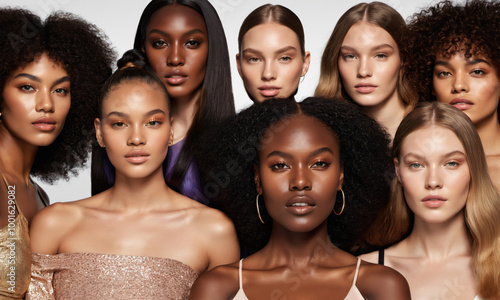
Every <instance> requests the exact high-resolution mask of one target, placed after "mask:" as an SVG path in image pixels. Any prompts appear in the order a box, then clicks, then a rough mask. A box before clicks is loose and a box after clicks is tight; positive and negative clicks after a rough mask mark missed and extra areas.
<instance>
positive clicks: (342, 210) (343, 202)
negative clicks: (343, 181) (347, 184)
mask: <svg viewBox="0 0 500 300" xmlns="http://www.w3.org/2000/svg"><path fill="white" fill-rule="evenodd" d="M339 191H340V192H341V193H342V209H341V210H340V212H339V213H337V212H336V211H335V207H334V208H333V209H332V210H333V213H334V214H336V215H337V216H340V215H341V214H342V213H343V212H344V208H345V194H344V191H343V190H342V188H341V189H340V190H339Z"/></svg>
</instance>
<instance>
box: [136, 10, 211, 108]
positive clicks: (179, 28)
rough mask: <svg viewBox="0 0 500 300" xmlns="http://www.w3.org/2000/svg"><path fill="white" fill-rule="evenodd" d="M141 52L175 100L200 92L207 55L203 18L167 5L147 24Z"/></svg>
mask: <svg viewBox="0 0 500 300" xmlns="http://www.w3.org/2000/svg"><path fill="white" fill-rule="evenodd" d="M143 50H144V52H145V53H146V56H147V58H148V61H149V64H150V65H151V67H152V68H153V71H154V72H155V73H156V75H158V77H160V79H161V80H162V81H163V83H164V84H165V86H166V87H167V91H168V94H169V96H170V98H171V99H172V100H174V101H183V100H184V101H189V100H192V99H194V98H195V97H197V96H198V95H199V93H200V91H201V87H202V84H203V79H204V78H205V69H206V65H207V56H208V35H207V28H206V26H205V21H204V20H203V17H202V16H201V15H200V14H199V13H198V12H196V11H195V10H194V9H192V8H190V7H187V6H184V5H167V6H164V7H162V8H160V9H159V10H157V11H156V12H155V13H154V14H153V15H152V16H151V20H150V21H149V25H148V27H147V31H146V42H145V44H144V49H143Z"/></svg>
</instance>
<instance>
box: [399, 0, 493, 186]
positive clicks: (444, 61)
mask: <svg viewBox="0 0 500 300" xmlns="http://www.w3.org/2000/svg"><path fill="white" fill-rule="evenodd" d="M409 31H410V32H409V40H408V44H407V47H408V49H410V50H411V51H409V55H410V57H409V58H408V64H409V72H408V73H409V76H410V78H411V81H412V82H413V86H414V87H415V88H416V94H418V95H419V97H420V99H419V100H420V101H429V100H437V101H439V102H444V103H447V104H451V105H453V106H455V107H457V108H458V109H460V110H461V111H463V112H464V113H465V114H466V115H467V116H468V117H469V118H470V119H471V120H472V122H473V123H474V125H475V127H476V130H477V131H478V133H479V136H480V137H481V142H482V144H483V147H484V152H485V153H486V160H487V162H488V168H489V172H490V176H491V178H492V179H493V181H494V184H495V186H496V188H497V190H500V106H499V105H498V104H499V100H500V47H499V44H498V41H499V40H500V2H499V1H486V0H471V1H467V2H465V4H454V3H453V2H451V1H442V2H439V3H438V4H436V5H434V6H432V7H429V8H427V9H425V10H423V11H421V12H420V13H417V14H415V15H414V16H413V17H412V19H411V20H410V22H409Z"/></svg>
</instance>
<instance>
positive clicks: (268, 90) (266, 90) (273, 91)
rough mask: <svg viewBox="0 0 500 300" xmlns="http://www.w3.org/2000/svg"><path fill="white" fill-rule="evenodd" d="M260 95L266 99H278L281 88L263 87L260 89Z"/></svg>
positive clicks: (273, 86)
mask: <svg viewBox="0 0 500 300" xmlns="http://www.w3.org/2000/svg"><path fill="white" fill-rule="evenodd" d="M258 90H259V91H260V94H261V95H262V96H264V97H276V95H278V94H279V92H280V90H281V88H280V87H278V86H275V85H262V86H259V87H258Z"/></svg>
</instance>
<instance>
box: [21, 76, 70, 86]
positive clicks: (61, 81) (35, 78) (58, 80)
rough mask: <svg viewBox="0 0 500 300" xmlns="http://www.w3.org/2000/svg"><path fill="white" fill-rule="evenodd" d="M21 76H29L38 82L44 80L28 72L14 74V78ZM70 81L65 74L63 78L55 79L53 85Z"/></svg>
mask: <svg viewBox="0 0 500 300" xmlns="http://www.w3.org/2000/svg"><path fill="white" fill-rule="evenodd" d="M20 77H25V78H28V79H29V80H33V81H36V82H42V80H41V79H40V78H38V77H37V76H35V75H31V74H27V73H20V74H17V75H16V76H14V78H20ZM68 81H70V80H69V77H68V76H64V77H61V78H59V79H57V80H56V81H54V83H53V84H52V85H58V84H60V83H63V82H68Z"/></svg>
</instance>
